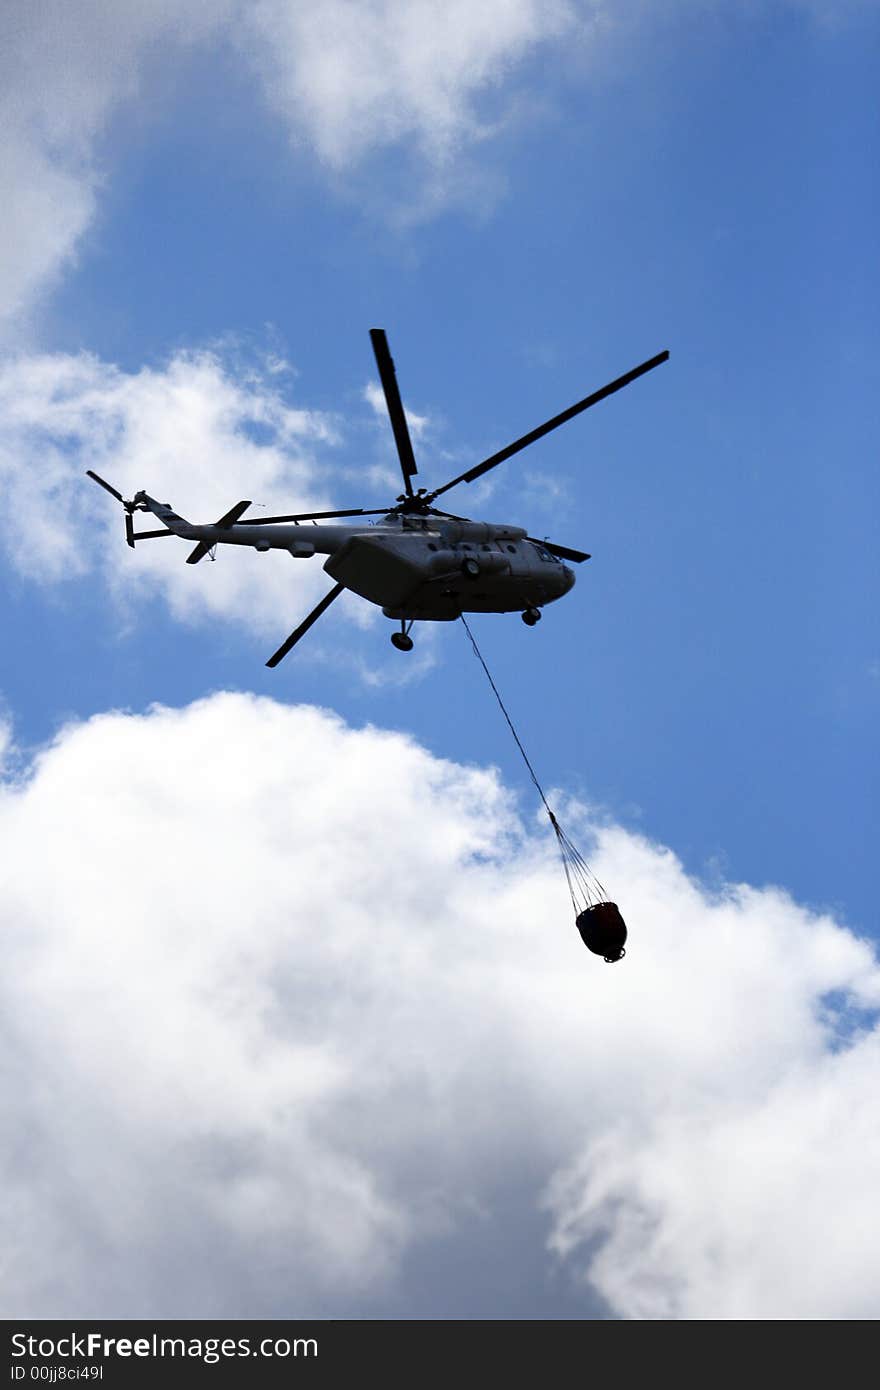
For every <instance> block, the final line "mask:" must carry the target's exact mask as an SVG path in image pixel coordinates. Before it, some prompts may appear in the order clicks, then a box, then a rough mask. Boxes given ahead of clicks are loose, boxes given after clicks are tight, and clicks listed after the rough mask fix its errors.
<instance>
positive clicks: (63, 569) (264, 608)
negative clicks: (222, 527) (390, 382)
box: [0, 351, 336, 637]
mask: <svg viewBox="0 0 880 1390" xmlns="http://www.w3.org/2000/svg"><path fill="white" fill-rule="evenodd" d="M277 367H278V364H277V361H275V360H274V359H272V360H271V361H270V363H269V364H268V367H267V368H266V369H265V370H261V369H260V368H259V367H258V366H251V367H250V368H249V369H247V370H243V369H242V368H241V366H240V364H239V365H238V366H237V369H236V370H235V373H234V374H233V371H231V370H230V369H229V368H228V366H227V365H226V364H225V362H224V360H223V359H222V358H221V357H220V356H218V355H217V354H216V353H212V352H208V351H202V352H192V353H178V354H177V355H175V356H174V357H173V358H172V359H171V360H170V362H169V363H168V364H167V365H166V366H165V367H163V368H149V367H144V368H142V369H141V370H140V371H138V372H135V373H131V374H128V373H125V372H123V371H120V370H119V368H117V367H114V366H112V365H110V364H107V363H104V362H101V361H100V360H98V359H97V358H95V357H93V356H91V355H89V354H85V353H83V354H81V355H79V356H69V355H64V354H57V355H45V356H36V357H19V358H17V359H13V360H8V361H7V362H6V363H5V364H0V477H2V479H3V481H4V484H5V488H6V497H7V506H8V507H9V509H10V511H11V512H13V513H14V515H15V516H16V521H17V524H16V527H15V529H14V530H11V529H8V530H7V532H6V535H5V537H4V544H5V546H6V548H7V550H8V552H9V554H10V556H11V558H12V560H13V562H14V563H15V565H16V566H17V568H18V569H19V570H20V571H21V572H22V573H24V574H26V575H28V576H30V577H32V578H35V579H39V580H42V581H45V582H58V581H60V580H63V579H65V578H67V577H68V576H76V575H78V574H82V573H85V572H87V571H89V570H91V569H94V568H100V569H101V570H102V571H103V572H104V574H105V576H106V578H107V580H108V582H109V583H110V584H111V586H112V587H113V588H114V591H115V592H116V593H117V595H118V596H119V597H120V598H122V597H123V596H125V595H128V596H133V595H134V594H136V592H137V590H140V591H141V594H142V595H144V594H148V593H151V592H158V593H160V594H162V595H163V597H164V598H165V599H166V601H167V602H168V604H169V606H170V608H171V610H172V612H173V613H174V614H175V616H176V617H178V618H182V619H185V620H195V619H200V618H205V617H217V616H226V617H230V616H231V617H233V618H236V619H238V620H239V621H242V622H245V623H246V624H247V625H248V626H256V627H257V628H258V629H261V630H262V631H264V632H265V633H266V634H267V635H268V634H270V633H275V634H276V635H279V637H280V636H281V635H283V629H284V624H285V623H286V622H287V619H288V616H289V617H296V616H297V613H298V612H299V609H300V608H301V609H302V610H303V611H307V609H308V607H309V606H310V603H311V602H313V601H315V600H316V599H317V596H318V595H319V593H321V592H324V591H326V589H327V588H328V587H329V586H328V581H327V578H326V576H325V575H323V574H322V572H321V568H320V560H316V561H312V562H295V561H293V560H291V559H290V558H289V556H287V555H283V554H280V553H272V552H270V553H269V554H267V555H257V554H256V552H254V551H251V550H247V549H243V548H242V549H231V548H227V549H225V550H224V549H222V548H221V552H220V556H219V559H218V561H217V563H216V564H211V563H210V562H208V561H203V562H202V564H201V565H199V566H187V565H186V564H185V563H184V561H185V558H186V554H187V550H188V547H187V546H186V545H185V543H184V542H181V541H167V542H165V541H163V544H162V545H161V546H160V545H159V544H158V542H150V541H146V542H143V543H142V544H140V545H139V546H138V547H137V549H136V550H135V551H134V552H132V551H130V550H129V549H128V548H127V547H126V546H125V545H124V543H123V512H122V508H121V507H120V506H119V505H118V504H117V503H116V502H114V501H113V499H112V498H110V497H109V496H108V495H107V494H106V493H104V492H102V491H101V490H100V489H99V488H98V487H96V486H95V484H93V483H92V482H91V481H90V480H89V479H88V478H86V477H85V470H86V468H92V469H94V471H95V472H97V473H98V474H100V475H101V476H102V477H104V478H106V480H107V481H108V482H110V483H111V484H112V485H113V486H115V487H116V488H117V489H118V490H119V491H120V492H122V494H123V495H124V496H126V497H131V496H133V495H134V493H135V492H136V491H138V490H139V489H140V488H144V489H145V490H146V491H147V492H149V493H150V494H151V495H152V496H154V497H157V498H158V499H159V500H160V501H170V502H171V503H172V505H173V506H174V507H175V509H176V510H177V511H178V512H179V513H180V514H181V515H182V516H185V517H187V518H188V519H189V520H191V521H194V522H200V521H216V520H217V518H218V517H220V516H222V515H223V513H224V512H226V511H228V509H229V507H231V506H232V505H233V503H234V502H237V501H238V500H239V499H240V498H241V497H242V496H246V497H247V496H249V497H251V498H252V499H253V501H254V502H255V503H256V504H260V505H258V506H255V508H254V515H255V516H259V515H260V514H261V510H262V515H264V516H265V515H271V514H273V513H278V512H279V511H280V512H283V513H286V512H289V511H309V510H325V509H329V508H331V507H332V506H333V505H334V499H333V497H332V496H331V495H330V494H329V492H328V491H326V489H327V487H328V483H329V478H328V475H327V472H326V470H322V471H321V473H320V476H319V472H318V469H317V467H316V461H317V455H318V451H319V450H320V449H321V448H322V447H325V446H329V445H331V444H332V443H333V442H334V440H335V438H336V435H335V432H334V425H333V422H332V421H330V420H329V419H328V418H327V417H326V416H323V415H321V414H318V413H316V412H314V411H308V410H302V409H296V408H294V407H293V406H291V405H290V404H288V402H287V401H286V399H285V398H284V397H283V396H282V395H281V394H280V393H279V390H278V385H279V379H282V378H283V374H282V373H279V372H278V370H277ZM266 508H268V510H266ZM150 520H151V519H150V518H148V519H147V520H146V521H144V519H143V518H142V517H140V516H138V517H136V523H137V526H138V529H146V528H147V527H148V526H149V524H150ZM279 624H280V627H281V631H280V632H279Z"/></svg>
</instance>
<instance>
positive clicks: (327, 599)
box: [266, 584, 345, 667]
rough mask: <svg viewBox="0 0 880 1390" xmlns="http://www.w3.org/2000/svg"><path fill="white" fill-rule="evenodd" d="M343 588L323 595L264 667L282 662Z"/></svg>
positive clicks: (343, 586) (342, 586)
mask: <svg viewBox="0 0 880 1390" xmlns="http://www.w3.org/2000/svg"><path fill="white" fill-rule="evenodd" d="M344 588H345V585H344V584H337V585H336V586H335V587H334V588H332V589H331V590H330V592H329V594H325V595H324V597H323V598H322V599H321V602H320V603H319V604H318V605H317V606H316V607H315V608H313V609H312V611H311V613H310V614H309V616H308V617H307V618H304V619H303V621H302V622H301V623H300V625H299V627H297V628H294V630H293V632H292V633H291V634H290V636H289V637H288V639H287V641H286V642H282V643H281V646H280V647H279V648H278V650H277V652H273V654H272V655H271V656H270V657H269V660H268V661H267V662H266V665H267V666H273V667H274V666H277V665H278V663H279V661H283V660H284V658H285V657H286V656H287V653H288V652H289V651H290V649H291V647H295V646H296V644H297V642H298V641H299V639H300V638H301V637H303V636H304V635H305V634H306V633H307V632H308V630H309V628H310V627H311V626H312V624H313V623H316V622H317V621H318V619H319V618H320V616H321V614H322V613H325V612H326V611H327V609H328V608H329V607H330V605H331V603H332V602H333V600H334V599H335V598H339V595H340V594H341V593H342V591H343V589H344Z"/></svg>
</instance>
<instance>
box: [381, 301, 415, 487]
mask: <svg viewBox="0 0 880 1390" xmlns="http://www.w3.org/2000/svg"><path fill="white" fill-rule="evenodd" d="M370 341H371V343H372V344H373V352H374V354H375V357H376V366H377V367H378V368H379V379H380V381H381V382H382V390H383V391H384V392H385V404H386V406H387V407H388V414H389V416H390V418H391V428H392V430H393V431H394V442H395V444H396V445H397V456H398V458H399V459H400V469H401V472H402V473H403V485H404V487H405V488H406V493H407V496H408V497H412V495H413V487H412V483H411V482H410V478H411V477H412V476H413V474H414V473H418V471H419V470H418V469H417V468H416V460H415V455H414V454H413V450H412V443H411V441H410V437H409V428H408V426H407V423H406V415H405V414H404V412H403V402H402V401H401V399H400V391H399V390H398V386H397V377H396V375H395V372H394V359H393V358H392V356H391V351H390V349H389V347H388V339H387V338H386V337H385V329H384V328H371V329H370Z"/></svg>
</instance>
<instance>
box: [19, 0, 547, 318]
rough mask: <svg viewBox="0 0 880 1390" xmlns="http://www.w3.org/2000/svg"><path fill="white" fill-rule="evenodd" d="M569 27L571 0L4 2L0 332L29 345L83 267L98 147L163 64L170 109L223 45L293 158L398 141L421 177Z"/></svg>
mask: <svg viewBox="0 0 880 1390" xmlns="http://www.w3.org/2000/svg"><path fill="white" fill-rule="evenodd" d="M573 19H574V11H573V10H572V7H571V6H570V5H568V4H566V3H565V0H514V2H513V3H511V0H491V2H490V3H483V4H481V5H479V6H476V7H475V6H472V5H469V4H467V3H466V2H465V0H454V2H453V3H443V4H441V3H439V0H357V2H356V3H355V2H354V0H332V3H326V0H264V2H263V3H260V4H256V5H255V4H244V3H242V0H210V2H208V0H137V3H134V0H116V3H114V4H112V5H106V4H97V3H95V0H8V3H7V4H6V5H4V7H3V18H2V21H0V197H2V201H3V207H4V219H3V226H4V233H5V235H4V236H3V239H2V252H3V255H2V257H0V320H3V319H6V320H7V321H11V322H12V323H13V324H14V325H15V327H16V329H17V330H18V331H20V330H21V327H22V322H23V319H24V316H25V315H26V314H27V311H28V310H29V309H30V308H32V306H33V304H34V302H35V301H36V300H38V299H39V297H40V296H41V295H44V294H45V293H46V292H47V291H48V290H50V289H51V288H52V286H53V285H54V283H55V282H56V281H57V278H58V276H59V275H60V274H61V272H62V271H63V270H64V269H65V268H66V267H67V266H69V265H70V264H71V263H72V262H73V261H74V259H75V257H76V254H77V252H78V249H79V247H80V245H81V242H82V238H83V235H84V233H85V231H86V230H87V228H88V227H89V225H90V223H91V222H92V220H93V218H94V216H95V212H96V208H97V201H98V195H99V192H100V188H101V184H102V182H103V181H104V179H105V178H106V177H107V172H108V166H107V165H105V163H104V161H103V158H102V153H101V151H102V140H103V138H104V137H105V136H106V133H107V131H108V129H109V128H110V126H111V124H112V120H113V118H114V117H115V115H116V114H117V112H118V111H119V109H120V107H121V106H122V105H124V104H125V103H126V102H129V103H130V102H132V101H135V100H136V101H138V102H139V103H140V104H141V106H142V108H143V109H145V110H149V104H150V100H151V94H152V93H153V92H154V91H157V90H159V88H158V86H157V83H156V80H155V79H156V73H157V71H158V67H159V64H158V63H157V58H160V59H161V70H162V73H163V84H164V85H163V87H162V88H161V91H162V107H164V106H165V105H167V101H168V97H167V93H168V91H169V90H173V83H172V84H171V86H170V87H169V78H168V73H169V69H172V70H173V67H174V64H175V62H176V61H177V59H178V57H179V55H180V54H182V53H186V52H187V51H188V50H190V49H191V48H192V47H193V46H194V45H197V44H206V43H210V44H212V45H213V46H214V47H216V46H217V45H219V44H221V43H222V44H224V45H225V46H226V48H227V50H228V51H231V52H233V53H237V54H239V55H240V56H244V55H247V61H248V66H249V68H250V69H251V70H252V71H253V72H254V74H255V75H256V80H257V84H258V88H259V90H260V91H261V92H263V93H265V96H266V98H267V100H268V102H269V104H270V106H271V109H272V110H273V111H274V112H275V113H276V115H277V116H279V117H280V118H281V119H282V120H283V121H284V122H285V123H286V124H287V125H288V127H289V130H290V133H291V138H292V139H293V141H294V143H295V144H297V145H298V146H300V147H302V148H305V149H307V150H311V151H313V152H314V153H315V154H316V155H317V156H318V158H319V159H320V160H321V161H323V162H324V163H325V164H327V165H328V166H332V167H333V168H334V169H340V168H342V167H350V166H351V165H353V164H355V163H357V161H358V160H360V159H362V158H363V157H364V155H365V154H367V153H369V152H370V151H373V150H376V149H381V148H384V147H387V146H388V145H392V144H400V143H402V142H410V143H411V144H413V146H414V148H415V150H416V154H417V164H421V165H423V166H428V165H430V166H437V165H438V164H439V163H443V164H445V165H447V166H448V165H449V163H450V161H451V160H452V159H453V157H454V155H455V154H456V153H457V152H460V151H461V150H462V149H463V148H464V147H466V146H468V145H469V144H471V143H473V142H474V141H475V140H478V139H481V138H484V137H485V135H486V133H487V130H486V126H485V122H481V121H480V120H479V119H478V117H477V115H476V112H475V108H474V101H475V98H476V97H477V96H478V95H479V94H480V93H482V92H485V91H486V90H487V89H490V88H497V87H500V86H502V85H503V84H504V83H505V81H506V80H507V79H508V77H509V74H510V72H511V70H512V69H513V68H514V67H515V66H516V64H517V63H518V62H519V61H520V60H521V59H522V58H523V56H524V55H525V54H526V53H527V52H529V51H530V50H532V49H534V48H535V47H536V46H538V45H539V44H541V43H542V42H546V41H553V40H556V39H558V38H559V36H560V35H561V34H562V33H563V32H565V31H566V29H568V28H569V27H570V26H571V24H572V23H573ZM159 109H162V108H159ZM157 114H158V112H157ZM434 196H435V197H436V196H437V194H436V189H435V192H434Z"/></svg>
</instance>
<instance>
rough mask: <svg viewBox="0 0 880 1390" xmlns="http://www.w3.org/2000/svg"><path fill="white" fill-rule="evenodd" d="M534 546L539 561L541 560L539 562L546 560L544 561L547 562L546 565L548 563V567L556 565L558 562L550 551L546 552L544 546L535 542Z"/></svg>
mask: <svg viewBox="0 0 880 1390" xmlns="http://www.w3.org/2000/svg"><path fill="white" fill-rule="evenodd" d="M532 545H533V546H534V548H535V550H536V551H537V552H538V559H539V560H544V561H546V563H547V564H548V565H554V564H555V563H556V560H555V558H554V556H552V555H551V554H550V551H549V550H545V549H544V547H543V545H535V542H534V541H533V542H532Z"/></svg>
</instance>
